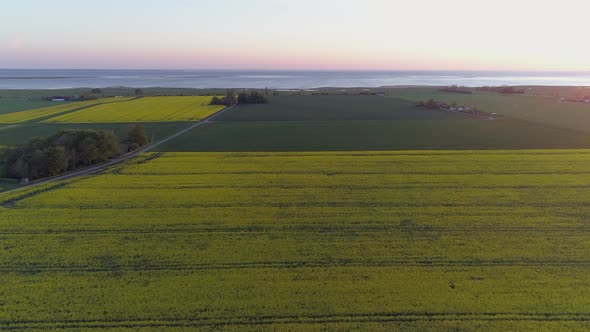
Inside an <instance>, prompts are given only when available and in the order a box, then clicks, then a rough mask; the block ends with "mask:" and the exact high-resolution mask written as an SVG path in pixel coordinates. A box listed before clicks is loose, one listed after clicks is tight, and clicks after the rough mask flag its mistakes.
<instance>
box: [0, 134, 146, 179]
mask: <svg viewBox="0 0 590 332" xmlns="http://www.w3.org/2000/svg"><path fill="white" fill-rule="evenodd" d="M148 141H149V140H148V137H147V135H146V133H145V128H144V127H143V126H142V125H136V126H134V127H132V128H129V129H128V130H127V135H126V137H125V139H124V140H123V141H122V142H119V138H118V137H117V136H116V135H115V133H114V132H112V131H105V130H92V129H85V130H82V129H65V130H61V131H59V132H57V133H56V134H54V135H52V136H50V137H47V138H35V139H32V140H31V141H29V142H28V143H27V144H23V145H20V146H18V147H15V148H9V149H7V150H4V151H3V152H2V154H1V155H0V176H1V177H8V178H17V179H18V178H28V179H30V180H35V179H40V178H45V177H51V176H57V175H61V174H64V173H65V172H67V171H70V170H75V169H77V168H80V167H87V166H91V165H95V164H98V163H102V162H105V161H107V160H109V159H111V158H114V157H116V156H118V155H120V154H121V153H122V151H124V150H123V149H122V147H121V145H124V146H126V148H127V150H128V151H130V150H135V149H137V148H139V147H141V146H144V145H146V144H147V143H148Z"/></svg>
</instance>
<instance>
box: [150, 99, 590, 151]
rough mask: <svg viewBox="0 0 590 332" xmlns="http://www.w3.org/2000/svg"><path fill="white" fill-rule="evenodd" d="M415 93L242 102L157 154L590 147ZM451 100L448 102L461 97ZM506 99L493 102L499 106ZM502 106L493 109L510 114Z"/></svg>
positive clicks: (572, 133)
mask: <svg viewBox="0 0 590 332" xmlns="http://www.w3.org/2000/svg"><path fill="white" fill-rule="evenodd" d="M415 90H416V91H418V92H415V91H414V90H405V89H404V93H399V96H398V97H396V98H393V97H390V98H388V97H380V96H358V95H356V96H352V95H350V96H278V97H273V99H272V100H271V102H270V103H269V104H264V105H240V106H238V107H236V108H234V109H232V110H230V111H228V112H225V113H224V114H223V115H221V116H219V117H217V118H215V121H212V122H211V123H209V124H206V125H203V126H200V127H198V128H196V129H194V130H192V131H190V132H188V133H186V134H184V135H183V136H181V137H179V138H178V139H175V140H174V141H171V142H169V143H167V144H165V145H163V146H161V147H160V148H159V149H160V150H161V151H186V152H190V151H334V150H344V151H346V150H394V149H404V150H417V149H418V150H419V149H426V150H428V149H442V150H456V149H461V150H465V149H467V150H477V149H563V148H577V149H580V148H590V133H587V132H584V131H580V130H571V129H569V128H567V127H563V126H562V127H560V126H557V125H555V124H553V123H541V122H539V121H532V120H531V121H529V120H527V119H524V118H518V117H512V116H508V115H507V116H505V117H503V118H501V119H497V120H487V119H481V118H477V117H473V116H470V115H467V114H463V113H451V112H440V111H435V110H426V109H421V108H416V107H415V106H414V105H415V101H412V99H419V98H426V96H429V95H433V96H436V93H438V92H436V91H434V90H432V89H425V88H422V89H415ZM392 93H393V92H392ZM447 95H450V97H448V98H449V100H453V99H451V98H454V97H455V96H454V95H451V94H447ZM417 96H419V97H417ZM501 97H502V96H500V98H501ZM404 98H406V99H404ZM426 99H428V98H426ZM441 99H442V97H441ZM501 101H502V99H501V100H500V101H497V103H496V104H494V105H495V106H496V107H497V108H501V106H502V105H503V104H502V102H501ZM497 108H494V110H497V112H498V113H500V114H504V113H503V112H502V111H500V110H498V109H497ZM559 115H560V114H559V113H556V114H555V115H554V116H555V117H556V118H557V117H559ZM587 116H588V120H587V121H584V122H581V123H582V124H583V125H584V126H585V125H586V123H589V121H590V109H589V111H588V112H587ZM556 123H557V122H556Z"/></svg>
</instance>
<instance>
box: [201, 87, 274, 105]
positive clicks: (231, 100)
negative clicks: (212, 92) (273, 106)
mask: <svg viewBox="0 0 590 332" xmlns="http://www.w3.org/2000/svg"><path fill="white" fill-rule="evenodd" d="M236 102H237V103H240V104H266V103H268V90H267V89H265V90H264V94H262V93H260V92H258V91H252V92H250V93H246V92H242V93H239V94H238V95H237V96H236V94H235V93H234V92H233V91H232V90H228V91H227V93H226V94H225V96H223V97H217V96H216V97H213V99H212V100H211V105H224V106H231V105H234V104H235V103H236Z"/></svg>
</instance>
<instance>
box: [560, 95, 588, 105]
mask: <svg viewBox="0 0 590 332" xmlns="http://www.w3.org/2000/svg"><path fill="white" fill-rule="evenodd" d="M559 102H561V103H587V104H590V96H586V97H584V98H579V99H571V98H559Z"/></svg>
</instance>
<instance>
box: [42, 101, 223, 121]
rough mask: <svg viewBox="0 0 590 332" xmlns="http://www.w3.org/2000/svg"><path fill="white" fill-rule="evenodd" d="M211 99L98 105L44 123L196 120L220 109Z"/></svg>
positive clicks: (221, 107)
mask: <svg viewBox="0 0 590 332" xmlns="http://www.w3.org/2000/svg"><path fill="white" fill-rule="evenodd" d="M211 98H212V97H206V96H196V97H145V98H140V99H134V100H131V101H127V102H124V103H117V104H108V105H99V106H96V107H92V108H88V109H84V110H81V111H78V112H72V113H68V114H64V115H61V116H57V117H53V118H51V119H47V120H46V121H45V122H48V123H127V122H132V123H136V122H181V121H198V120H201V119H204V118H206V117H208V116H210V115H211V114H213V113H216V112H218V111H220V110H222V109H223V108H224V106H219V105H209V103H210V102H211Z"/></svg>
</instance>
